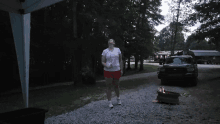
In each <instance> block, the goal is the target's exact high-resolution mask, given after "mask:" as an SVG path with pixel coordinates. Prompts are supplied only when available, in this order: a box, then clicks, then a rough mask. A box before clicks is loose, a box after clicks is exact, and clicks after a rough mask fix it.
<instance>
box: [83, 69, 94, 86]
mask: <svg viewBox="0 0 220 124" xmlns="http://www.w3.org/2000/svg"><path fill="white" fill-rule="evenodd" d="M81 75H82V82H83V84H89V85H90V84H91V85H94V84H95V82H96V80H95V74H94V73H93V71H92V69H91V68H90V67H88V66H85V67H83V68H82V70H81Z"/></svg>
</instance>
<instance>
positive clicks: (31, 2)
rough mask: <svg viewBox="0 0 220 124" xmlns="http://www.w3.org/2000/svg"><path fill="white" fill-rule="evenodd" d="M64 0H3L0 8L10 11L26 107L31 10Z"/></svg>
mask: <svg viewBox="0 0 220 124" xmlns="http://www.w3.org/2000/svg"><path fill="white" fill-rule="evenodd" d="M60 1H63V0H1V1H0V9H1V10H4V11H7V12H9V14H10V20H11V26H12V33H13V37H14V42H15V49H16V53H17V60H18V66H19V75H20V81H21V87H22V94H23V99H24V104H25V107H26V108H28V103H29V102H28V100H29V58H30V22H31V20H30V19H31V14H30V13H31V12H33V11H36V10H39V9H42V8H44V7H47V6H50V5H52V4H55V3H57V2H60Z"/></svg>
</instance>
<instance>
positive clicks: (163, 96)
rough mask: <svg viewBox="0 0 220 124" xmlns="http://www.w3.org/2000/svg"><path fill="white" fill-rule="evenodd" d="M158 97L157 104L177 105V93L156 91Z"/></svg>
mask: <svg viewBox="0 0 220 124" xmlns="http://www.w3.org/2000/svg"><path fill="white" fill-rule="evenodd" d="M157 93H158V96H157V100H158V101H159V102H164V103H170V104H179V96H180V94H179V93H176V92H171V91H165V93H162V92H159V91H157Z"/></svg>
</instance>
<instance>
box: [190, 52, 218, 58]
mask: <svg viewBox="0 0 220 124" xmlns="http://www.w3.org/2000/svg"><path fill="white" fill-rule="evenodd" d="M190 51H192V52H193V53H194V54H195V56H211V57H214V56H220V52H219V51H217V50H190Z"/></svg>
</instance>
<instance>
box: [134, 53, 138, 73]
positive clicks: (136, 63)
mask: <svg viewBox="0 0 220 124" xmlns="http://www.w3.org/2000/svg"><path fill="white" fill-rule="evenodd" d="M138 61H139V57H138V54H135V68H134V69H135V70H136V69H138Z"/></svg>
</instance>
